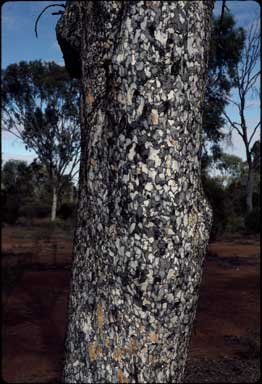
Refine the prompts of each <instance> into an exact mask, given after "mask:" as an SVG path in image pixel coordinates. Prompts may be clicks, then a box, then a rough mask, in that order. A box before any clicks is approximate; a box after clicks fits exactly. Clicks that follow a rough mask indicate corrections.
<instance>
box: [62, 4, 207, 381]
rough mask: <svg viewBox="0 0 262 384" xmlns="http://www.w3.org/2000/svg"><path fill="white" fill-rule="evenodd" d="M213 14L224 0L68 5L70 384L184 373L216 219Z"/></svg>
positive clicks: (67, 375) (67, 367)
mask: <svg viewBox="0 0 262 384" xmlns="http://www.w3.org/2000/svg"><path fill="white" fill-rule="evenodd" d="M211 14H212V1H198V2H195V1H179V2H170V1H144V2H143V1H141V2H133V1H124V2H116V1H88V2H79V3H78V2H72V3H71V2H68V3H67V8H66V10H65V13H64V16H63V17H62V19H61V21H60V22H59V23H58V25H57V33H58V41H59V43H60V46H61V48H62V49H63V54H64V56H65V62H66V63H68V62H71V65H70V64H67V66H68V68H69V70H70V71H71V73H72V74H73V75H74V76H77V77H81V82H82V86H81V91H82V93H81V108H82V109H81V124H82V125H81V133H82V137H81V145H82V148H81V169H80V176H81V177H80V193H79V195H80V201H79V208H78V218H77V228H76V232H75V233H76V237H75V250H74V262H73V273H72V284H71V292H70V304H69V324H68V333H67V342H66V362H65V369H64V377H63V380H64V381H66V382H68V383H72V382H74V383H75V382H79V383H80V382H81V383H82V382H120V383H126V382H148V383H153V382H160V383H163V382H166V383H167V382H181V381H182V378H183V372H184V367H185V361H186V356H187V349H188V343H189V339H190V334H191V329H192V322H193V319H194V316H195V311H196V303H197V300H198V289H199V285H200V280H201V274H202V262H203V257H204V254H205V250H206V246H207V242H208V237H209V230H210V221H211V213H210V207H209V205H208V203H207V201H206V199H205V197H204V195H203V191H202V187H201V182H200V163H199V158H198V155H199V151H200V145H201V141H200V137H201V128H202V105H203V98H204V88H205V82H206V81H205V80H206V79H205V77H206V72H207V68H206V63H207V54H208V51H207V49H208V42H209V32H210V25H211ZM72 53H74V54H72ZM72 62H73V63H72ZM79 62H80V63H81V66H80V68H79V66H78V65H73V64H74V63H77V64H78V63H79ZM72 68H73V70H72ZM77 68H78V72H77ZM76 72H77V73H76Z"/></svg>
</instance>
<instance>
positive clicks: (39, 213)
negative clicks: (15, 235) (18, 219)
mask: <svg viewBox="0 0 262 384" xmlns="http://www.w3.org/2000/svg"><path fill="white" fill-rule="evenodd" d="M49 215H50V206H49V205H46V204H39V203H35V202H30V203H27V204H25V205H24V206H22V207H21V208H20V209H19V216H23V217H27V218H33V217H37V218H44V217H47V216H49Z"/></svg>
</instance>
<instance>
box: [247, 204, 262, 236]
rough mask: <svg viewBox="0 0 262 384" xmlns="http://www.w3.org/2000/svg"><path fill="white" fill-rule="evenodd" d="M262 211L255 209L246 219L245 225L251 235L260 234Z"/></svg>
mask: <svg viewBox="0 0 262 384" xmlns="http://www.w3.org/2000/svg"><path fill="white" fill-rule="evenodd" d="M260 223H261V221H260V209H254V210H253V211H252V212H250V213H248V214H247V215H246V217H245V225H246V228H247V231H248V232H249V233H260V229H261V225H260Z"/></svg>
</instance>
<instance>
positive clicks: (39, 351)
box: [2, 227, 260, 383]
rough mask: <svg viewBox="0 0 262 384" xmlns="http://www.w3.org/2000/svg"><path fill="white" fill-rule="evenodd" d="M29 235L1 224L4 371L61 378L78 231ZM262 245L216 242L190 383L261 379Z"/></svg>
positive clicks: (27, 379)
mask: <svg viewBox="0 0 262 384" xmlns="http://www.w3.org/2000/svg"><path fill="white" fill-rule="evenodd" d="M23 231H24V232H23ZM31 235H32V234H30V231H28V230H25V229H24V228H20V229H19V228H11V227H6V228H4V230H3V232H2V242H3V262H2V274H3V275H2V288H3V289H2V299H3V300H2V303H3V312H2V313H3V316H2V320H3V323H2V325H3V326H2V377H3V379H4V380H5V381H7V382H8V383H51V382H52V383H54V382H59V378H60V375H61V369H62V365H63V348H64V337H65V329H66V312H67V300H68V292H69V283H70V272H69V266H70V261H71V249H72V236H71V235H70V236H69V237H68V236H64V235H63V234H62V233H60V234H59V235H58V234H56V235H55V236H56V237H57V240H54V238H55V236H53V237H52V236H51V237H50V238H49V239H45V240H41V234H40V236H38V237H34V239H33V240H32V238H31V237H32V236H31ZM30 236H31V237H30ZM36 243H37V244H36ZM259 253H260V249H259V242H258V240H256V239H236V240H234V241H231V242H230V241H227V242H217V243H212V244H211V245H210V247H209V255H208V256H207V257H206V260H205V264H204V274H203V282H202V287H201V292H200V299H199V305H198V312H197V319H196V322H195V327H194V332H193V336H192V339H191V344H190V350H189V357H188V363H187V368H186V376H185V382H186V383H206V382H207V383H243V382H244V383H245V382H256V381H258V380H259V377H260V367H259V355H260V289H259V277H260V274H259V265H260V256H259Z"/></svg>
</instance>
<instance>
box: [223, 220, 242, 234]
mask: <svg viewBox="0 0 262 384" xmlns="http://www.w3.org/2000/svg"><path fill="white" fill-rule="evenodd" d="M244 230H245V222H244V218H243V217H240V216H229V217H228V220H227V225H226V228H225V232H227V233H230V234H231V233H239V232H243V231H244Z"/></svg>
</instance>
